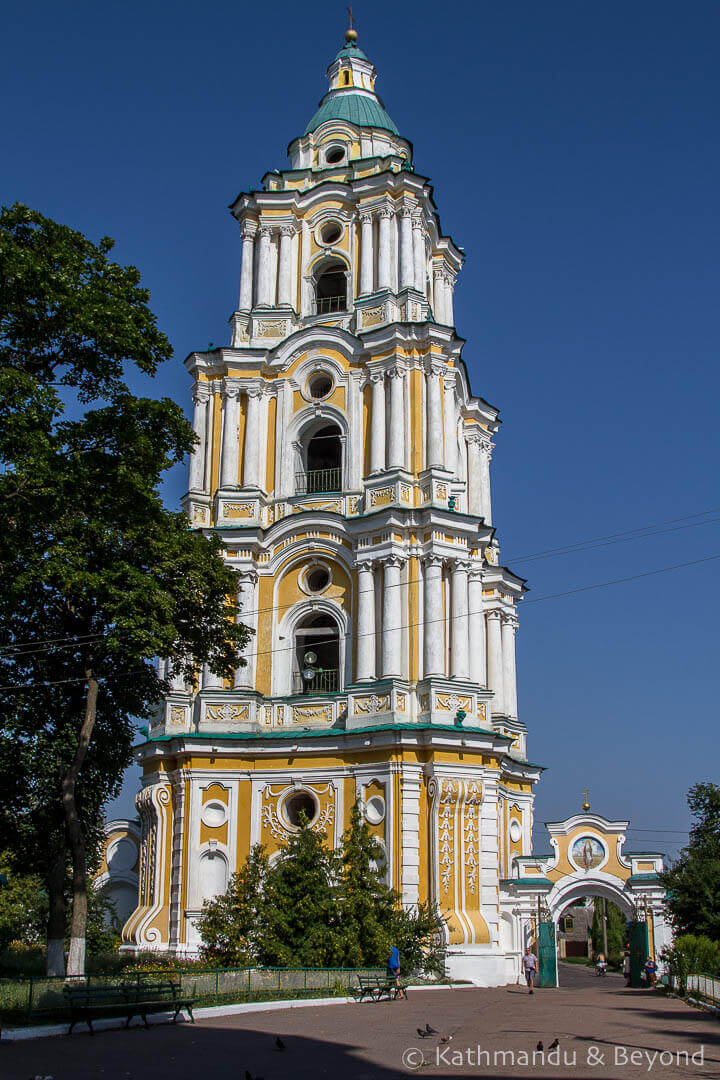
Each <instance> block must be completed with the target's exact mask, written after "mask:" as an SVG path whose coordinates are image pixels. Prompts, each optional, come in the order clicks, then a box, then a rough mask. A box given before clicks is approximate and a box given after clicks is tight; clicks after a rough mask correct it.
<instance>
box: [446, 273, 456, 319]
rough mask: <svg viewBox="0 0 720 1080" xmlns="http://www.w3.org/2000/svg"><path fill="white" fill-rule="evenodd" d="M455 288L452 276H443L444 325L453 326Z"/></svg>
mask: <svg viewBox="0 0 720 1080" xmlns="http://www.w3.org/2000/svg"><path fill="white" fill-rule="evenodd" d="M454 288H455V278H454V276H453V275H452V274H445V325H446V326H454V325H455V315H454V312H453V291H454Z"/></svg>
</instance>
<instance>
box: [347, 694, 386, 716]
mask: <svg viewBox="0 0 720 1080" xmlns="http://www.w3.org/2000/svg"><path fill="white" fill-rule="evenodd" d="M389 708H390V695H389V694H373V695H372V696H371V697H364V698H355V712H356V713H379V712H387V711H388V709H389Z"/></svg>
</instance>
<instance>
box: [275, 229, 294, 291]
mask: <svg viewBox="0 0 720 1080" xmlns="http://www.w3.org/2000/svg"><path fill="white" fill-rule="evenodd" d="M294 235H295V228H294V227H293V226H292V225H283V226H282V227H281V229H280V268H279V270H278V304H279V305H281V306H283V307H292V306H294V305H293V302H292V249H293V236H294Z"/></svg>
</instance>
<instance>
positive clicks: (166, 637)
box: [0, 206, 248, 974]
mask: <svg viewBox="0 0 720 1080" xmlns="http://www.w3.org/2000/svg"><path fill="white" fill-rule="evenodd" d="M111 248H112V241H110V240H108V239H107V238H106V239H103V240H102V241H100V243H99V244H98V245H94V244H92V243H91V242H90V241H89V240H87V239H86V238H85V237H83V236H82V235H81V234H80V233H77V232H75V231H73V230H71V229H68V228H67V227H66V226H63V225H59V224H57V223H56V222H53V221H50V220H49V219H47V218H45V217H43V216H42V215H41V214H39V213H37V212H36V211H30V210H28V209H27V208H26V207H23V206H14V207H11V208H9V209H5V210H3V211H2V214H1V215H0V506H2V508H3V510H4V522H3V528H2V529H1V530H0V572H1V574H2V580H3V590H2V592H0V707H1V708H2V717H3V721H2V722H3V730H2V733H0V734H1V735H2V736H3V737H4V739H5V745H6V749H7V744H8V742H9V741H11V740H12V739H13V738H15V739H17V738H19V739H20V740H21V741H23V742H24V744H26V746H27V747H30V748H31V751H30V752H29V753H28V754H26V755H25V758H24V760H25V761H26V762H27V763H28V764H30V763H33V762H34V767H36V768H38V769H39V771H40V773H41V774H42V776H43V777H44V778H45V781H46V783H45V781H44V782H43V785H37V788H36V796H37V800H36V801H37V807H38V811H39V813H38V817H37V819H36V820H38V821H42V820H43V815H45V824H46V826H47V827H48V828H49V829H50V834H51V835H52V846H53V850H54V851H55V850H57V851H59V849H60V847H59V845H60V837H62V840H63V842H64V843H66V844H67V846H68V848H69V851H70V854H71V860H72V874H73V901H72V929H71V939H70V953H69V958H68V970H69V971H70V973H72V974H77V973H82V971H83V970H84V949H85V944H84V943H85V925H86V915H87V891H86V890H87V876H88V865H87V857H86V832H87V828H88V827H89V826H88V822H90V821H91V820H93V819H95V820H96V819H97V813H96V810H97V805H98V794H99V793H100V792H101V791H102V784H103V782H104V784H105V792H106V794H110V793H111V791H112V787H113V784H114V783H116V781H117V779H118V778H119V775H120V772H121V771H122V768H123V767H124V765H126V764H127V763H128V762H129V758H130V753H131V742H132V734H133V727H132V723H131V718H132V717H139V718H147V717H149V716H151V715H152V713H153V711H154V709H155V708H156V707H157V706H158V703H159V702H160V700H161V698H162V695H163V693H164V692H165V691H166V690H167V685H166V683H165V682H164V681H163V680H162V679H160V678H159V675H158V672H157V669H156V666H155V664H154V658H155V657H157V656H160V657H169V658H170V659H171V662H172V665H173V669H174V671H175V672H176V673H177V674H179V675H180V676H181V677H185V678H186V679H188V680H192V678H193V677H194V673H195V671H196V668H197V667H198V666H199V665H200V664H204V663H207V664H208V665H209V667H210V669H211V670H212V671H213V672H215V673H216V674H218V675H221V676H230V675H231V673H232V672H233V670H234V669H235V668H236V667H237V666H239V665H240V664H241V663H242V662H243V661H242V659H241V657H240V650H241V648H242V646H243V645H244V644H245V643H246V641H247V638H248V630H247V628H246V627H244V626H243V625H241V624H239V623H238V622H237V608H236V604H235V592H236V583H235V575H234V573H233V572H232V571H231V570H230V569H229V568H228V567H226V566H225V565H224V563H223V561H222V558H221V547H220V544H219V542H218V541H217V539H215V538H214V537H209V538H208V537H206V536H204V535H202V534H200V533H197V532H193V531H192V530H191V529H190V528H189V527H188V523H187V520H186V518H185V516H184V515H182V514H179V513H172V512H170V511H168V510H166V509H165V508H164V506H163V504H162V501H161V498H160V495H159V490H158V488H159V484H160V480H161V478H162V475H163V473H164V472H165V471H166V470H167V469H168V468H170V467H171V466H172V465H174V464H176V463H178V462H180V461H181V460H182V459H183V458H184V457H185V455H186V454H187V453H188V452H189V451H190V450H191V448H192V446H193V445H194V441H195V437H194V436H193V434H192V430H191V427H190V425H189V424H188V422H187V421H186V419H185V417H184V416H183V414H182V412H181V410H180V409H179V407H178V406H177V405H176V404H174V403H173V402H172V401H170V400H168V399H163V400H160V401H158V400H153V399H151V398H148V397H136V396H134V395H133V394H131V393H130V391H129V389H128V385H127V381H126V374H127V372H128V371H131V370H133V369H134V370H135V371H139V372H142V373H144V374H146V375H152V374H154V373H155V371H156V370H157V367H158V365H159V364H160V363H161V362H162V361H163V360H165V359H167V358H168V357H169V356H170V354H171V349H170V345H169V342H168V340H167V338H166V337H165V335H164V334H162V333H161V332H160V331H159V329H158V328H157V324H156V320H155V317H154V315H153V314H152V312H151V311H150V308H149V307H148V300H149V294H148V293H147V290H145V289H144V288H142V287H141V285H140V276H139V274H138V272H137V270H136V269H135V268H133V267H122V266H119V265H118V264H117V263H113V262H111V261H110V260H109V259H108V257H107V256H108V253H109V251H110V250H111ZM87 406H92V407H90V408H88V407H87ZM38 702H40V703H41V708H40V709H39V708H38ZM0 741H2V740H0ZM101 743H102V746H101V745H100V744H101ZM94 746H97V748H98V749H97V753H95V754H93V747H94ZM40 758H43V762H42V765H41V764H40ZM19 760H20V761H22V760H23V759H22V758H19ZM93 770H95V772H94V778H93ZM33 783H34V778H33V777H32V776H30V775H29V774H27V773H25V774H23V775H20V776H19V777H18V779H17V786H18V787H19V788H20V789H21V790H22V789H23V788H24V791H25V793H28V792H29V791H31V789H32V787H33ZM51 796H52V797H51ZM83 802H85V804H86V805H87V808H88V812H87V813H86V814H85V816H84V815H83ZM51 807H53V808H54V809H51ZM58 810H59V811H60V812H58ZM53 865H54V866H55V869H56V871H57V873H56V875H55V878H54V879H53V874H52V873H50V874H49V877H48V883H49V888H50V891H51V894H52V895H57V892H58V883H59V866H60V863H59V859H55V858H53ZM50 911H51V917H50V918H51V924H52V920H53V901H52V899H51V904H50ZM58 918H59V916H58ZM54 925H55V926H56V927H57V920H56V922H55V924H54ZM52 933H53V930H52V925H51V936H52Z"/></svg>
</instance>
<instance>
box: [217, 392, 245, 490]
mask: <svg viewBox="0 0 720 1080" xmlns="http://www.w3.org/2000/svg"><path fill="white" fill-rule="evenodd" d="M239 394H240V391H239V390H238V388H237V387H236V386H226V387H225V393H224V395H223V412H224V414H225V415H224V417H223V437H222V457H221V460H220V487H221V488H229V487H237V482H238V452H239V445H238V397H239Z"/></svg>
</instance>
